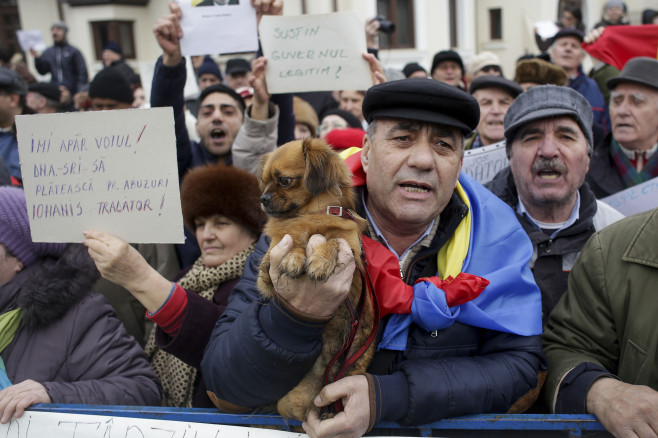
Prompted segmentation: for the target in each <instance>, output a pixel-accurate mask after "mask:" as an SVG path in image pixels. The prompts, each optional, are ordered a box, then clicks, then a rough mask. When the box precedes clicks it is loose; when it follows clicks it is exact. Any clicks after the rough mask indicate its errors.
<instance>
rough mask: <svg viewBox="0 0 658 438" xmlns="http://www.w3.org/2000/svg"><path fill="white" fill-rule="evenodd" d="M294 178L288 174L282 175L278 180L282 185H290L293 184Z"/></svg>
mask: <svg viewBox="0 0 658 438" xmlns="http://www.w3.org/2000/svg"><path fill="white" fill-rule="evenodd" d="M292 181H293V178H289V177H287V176H280V177H279V178H277V180H276V182H277V184H279V185H280V186H281V187H288V186H289V185H290V184H292Z"/></svg>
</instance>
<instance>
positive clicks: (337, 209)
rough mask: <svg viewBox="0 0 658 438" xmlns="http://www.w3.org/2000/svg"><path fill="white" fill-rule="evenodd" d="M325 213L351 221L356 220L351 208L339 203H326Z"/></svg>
mask: <svg viewBox="0 0 658 438" xmlns="http://www.w3.org/2000/svg"><path fill="white" fill-rule="evenodd" d="M327 214H329V215H331V216H338V217H342V218H343V219H351V220H353V221H356V218H355V217H354V213H353V212H352V210H350V209H349V208H343V207H341V206H340V205H328V206H327Z"/></svg>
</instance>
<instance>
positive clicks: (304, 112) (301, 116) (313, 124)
mask: <svg viewBox="0 0 658 438" xmlns="http://www.w3.org/2000/svg"><path fill="white" fill-rule="evenodd" d="M292 107H293V111H294V112H295V120H296V121H297V123H303V124H304V125H306V126H308V128H309V129H310V130H311V137H315V136H316V134H317V132H318V124H319V123H320V122H319V121H318V115H317V114H316V113H315V110H314V109H313V107H312V106H311V104H310V103H308V102H307V101H305V100H304V99H302V98H301V97H297V96H293V98H292Z"/></svg>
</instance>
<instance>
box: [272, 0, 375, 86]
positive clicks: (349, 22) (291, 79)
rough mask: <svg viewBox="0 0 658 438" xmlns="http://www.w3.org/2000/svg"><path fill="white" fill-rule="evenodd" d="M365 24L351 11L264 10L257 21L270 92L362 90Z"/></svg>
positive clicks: (366, 71) (366, 77)
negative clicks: (298, 12) (304, 12)
mask: <svg viewBox="0 0 658 438" xmlns="http://www.w3.org/2000/svg"><path fill="white" fill-rule="evenodd" d="M363 29H364V25H363V23H362V22H361V21H360V20H359V18H358V17H357V15H356V14H355V13H354V12H336V13H332V14H318V15H303V16H296V17H284V16H264V17H263V18H262V19H261V22H260V25H259V31H260V40H261V45H262V47H263V54H264V55H265V56H266V57H267V72H266V78H267V88H268V91H269V92H270V93H292V92H302V91H332V90H366V89H368V88H370V86H371V85H372V79H371V77H370V67H369V66H368V62H367V61H366V60H364V59H363V58H362V54H363V53H366V51H367V49H366V38H365V32H364V30H363Z"/></svg>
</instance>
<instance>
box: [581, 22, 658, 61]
mask: <svg viewBox="0 0 658 438" xmlns="http://www.w3.org/2000/svg"><path fill="white" fill-rule="evenodd" d="M583 48H584V49H585V50H586V51H587V53H589V54H590V55H592V56H593V57H594V58H596V59H600V60H601V61H603V62H605V63H606V64H610V65H612V66H614V67H617V68H618V69H619V70H621V69H623V68H624V65H626V62H627V61H628V60H629V59H631V58H636V57H638V56H648V57H650V58H658V25H655V24H645V25H641V26H608V27H606V28H605V31H604V32H603V35H601V37H600V38H599V39H598V40H597V41H595V42H594V43H592V44H587V43H583Z"/></svg>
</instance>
